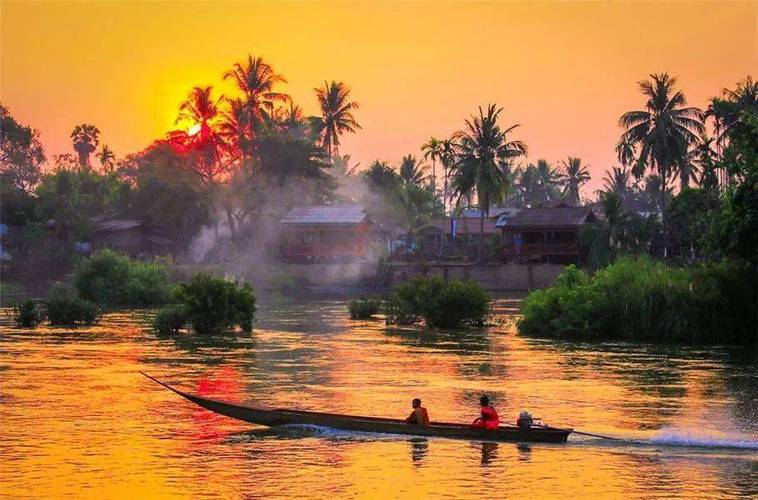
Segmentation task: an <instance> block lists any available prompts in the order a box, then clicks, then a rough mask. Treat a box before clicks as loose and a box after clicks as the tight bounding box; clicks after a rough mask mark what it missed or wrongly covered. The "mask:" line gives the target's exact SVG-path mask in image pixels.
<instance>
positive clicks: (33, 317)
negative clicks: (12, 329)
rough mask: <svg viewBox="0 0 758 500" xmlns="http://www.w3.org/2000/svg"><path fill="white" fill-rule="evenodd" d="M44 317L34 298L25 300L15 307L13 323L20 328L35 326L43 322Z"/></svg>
mask: <svg viewBox="0 0 758 500" xmlns="http://www.w3.org/2000/svg"><path fill="white" fill-rule="evenodd" d="M42 318H43V315H42V314H41V313H40V311H38V310H37V304H36V303H35V302H34V301H33V300H25V301H23V302H21V303H19V304H16V305H15V306H14V307H13V323H14V324H15V325H16V326H17V327H19V328H34V327H36V326H37V325H38V324H40V323H41V322H42Z"/></svg>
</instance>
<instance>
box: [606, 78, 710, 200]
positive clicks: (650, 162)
mask: <svg viewBox="0 0 758 500" xmlns="http://www.w3.org/2000/svg"><path fill="white" fill-rule="evenodd" d="M650 77H651V78H652V80H642V81H640V82H639V87H640V90H641V91H642V93H643V94H644V95H645V96H647V97H648V100H647V103H646V104H645V109H644V110H638V111H628V112H626V113H624V114H623V115H621V118H620V119H619V125H620V126H622V127H623V128H624V129H625V131H624V133H623V134H622V136H621V140H620V141H619V142H622V143H625V142H628V143H630V144H633V145H634V146H635V147H636V148H639V158H638V164H637V166H636V167H635V170H634V174H635V175H636V176H638V177H641V176H642V173H643V172H642V170H643V169H644V168H645V166H646V165H647V166H649V167H650V168H651V169H653V170H655V171H656V172H657V173H658V175H659V176H660V177H661V180H662V183H663V185H664V186H665V185H667V182H668V180H669V175H671V174H673V173H675V172H676V170H678V171H679V175H680V183H681V187H682V188H686V187H687V185H688V184H689V180H690V171H689V168H688V167H689V166H688V163H687V162H686V161H685V157H686V155H687V149H688V147H689V146H690V145H691V144H695V143H697V139H698V135H700V134H702V133H703V131H704V129H705V127H704V125H703V119H704V114H703V112H702V111H701V110H700V109H699V108H695V107H687V99H686V98H685V97H684V93H682V92H681V91H680V90H677V89H676V88H675V85H676V78H675V77H671V76H669V75H668V74H667V73H663V74H653V75H650ZM662 192H663V191H662ZM661 196H662V198H661V202H662V203H661V206H663V205H664V204H665V197H663V195H661Z"/></svg>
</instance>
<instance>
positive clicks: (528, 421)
mask: <svg viewBox="0 0 758 500" xmlns="http://www.w3.org/2000/svg"><path fill="white" fill-rule="evenodd" d="M533 423H534V418H533V417H532V414H531V413H529V412H528V411H522V412H521V413H519V414H518V420H516V425H517V426H518V428H519V429H521V430H522V431H528V430H529V429H531V428H532V424H533Z"/></svg>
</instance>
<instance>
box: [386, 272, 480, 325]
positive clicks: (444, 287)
mask: <svg viewBox="0 0 758 500" xmlns="http://www.w3.org/2000/svg"><path fill="white" fill-rule="evenodd" d="M490 302H491V298H490V296H489V294H488V293H487V292H485V291H484V290H483V289H482V288H481V287H480V286H479V285H478V284H476V283H475V282H473V281H451V282H449V283H445V282H444V281H443V280H442V279H440V278H437V277H432V278H424V277H416V278H414V279H413V280H410V281H407V282H405V283H401V284H400V285H399V286H398V287H397V288H396V289H395V292H394V294H393V296H392V297H391V299H390V301H389V303H390V304H391V308H392V309H395V311H396V314H397V316H398V317H401V318H404V319H410V318H413V317H417V318H419V317H420V318H423V319H424V322H425V323H426V325H427V326H428V327H438V328H459V327H461V326H462V325H475V326H481V325H482V324H484V321H485V319H486V318H487V315H488V314H489V306H490Z"/></svg>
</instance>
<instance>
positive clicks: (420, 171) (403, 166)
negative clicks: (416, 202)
mask: <svg viewBox="0 0 758 500" xmlns="http://www.w3.org/2000/svg"><path fill="white" fill-rule="evenodd" d="M427 168H428V167H427V166H426V165H424V164H422V163H421V162H420V161H419V160H417V159H416V157H415V156H413V155H410V154H407V155H405V156H403V159H402V160H401V161H400V168H399V169H398V174H400V177H401V178H402V179H403V180H404V181H405V182H408V183H410V184H415V185H417V186H420V185H421V184H423V183H424V181H426V180H427V179H428V178H429V177H428V176H427V175H426V170H427Z"/></svg>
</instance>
